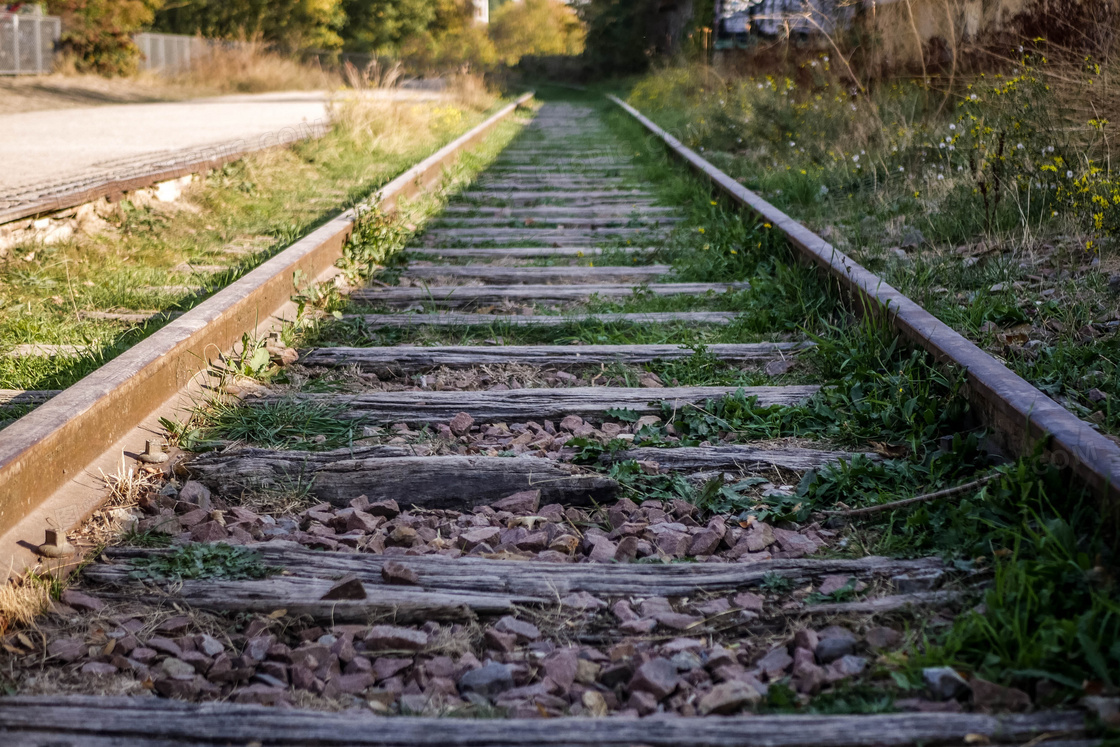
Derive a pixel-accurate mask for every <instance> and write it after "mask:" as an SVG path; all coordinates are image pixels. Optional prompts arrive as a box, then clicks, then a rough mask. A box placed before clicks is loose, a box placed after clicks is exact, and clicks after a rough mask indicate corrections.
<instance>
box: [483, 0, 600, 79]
mask: <svg viewBox="0 0 1120 747" xmlns="http://www.w3.org/2000/svg"><path fill="white" fill-rule="evenodd" d="M584 36H585V32H584V28H583V24H582V23H581V22H580V20H579V16H577V15H576V13H575V11H573V10H572V9H571V8H570V7H568V6H567V5H565V4H564V3H562V2H560V1H559V0H524V1H523V2H520V3H506V4H504V5H502V6H501V7H499V8H498V9H497V10H496V11H495V12H494V15H493V16H492V17H491V19H490V38H491V39H493V40H494V46H495V47H497V51H498V56H499V58H500V59H501V61H502V62H504V63H506V64H507V65H516V64H517V62H518V60H520V59H521V58H522V57H525V56H527V55H577V54H580V53H581V52H583V40H584Z"/></svg>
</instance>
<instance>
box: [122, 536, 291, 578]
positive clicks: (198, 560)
mask: <svg viewBox="0 0 1120 747" xmlns="http://www.w3.org/2000/svg"><path fill="white" fill-rule="evenodd" d="M131 565H132V570H131V571H130V573H129V575H130V576H131V577H132V578H138V579H157V580H169V581H182V580H193V579H206V578H224V579H229V580H231V581H238V580H248V579H261V578H265V577H266V576H271V575H273V574H276V573H279V572H280V570H281V569H279V568H273V567H270V566H266V565H264V564H263V563H261V559H260V555H258V554H257V553H255V552H253V551H252V550H250V549H248V548H245V547H235V546H233V545H227V544H224V543H218V544H205V543H199V542H193V543H191V544H189V545H182V546H179V547H175V548H172V549H171V550H168V551H167V552H166V553H163V554H161V555H155V556H152V557H150V558H133V559H132V561H131Z"/></svg>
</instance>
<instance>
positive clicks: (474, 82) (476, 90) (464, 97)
mask: <svg viewBox="0 0 1120 747" xmlns="http://www.w3.org/2000/svg"><path fill="white" fill-rule="evenodd" d="M445 90H446V92H447V93H448V94H449V95H450V97H451V100H452V101H453V102H454V103H455V104H456V105H458V106H460V107H462V108H464V109H470V110H473V111H476V112H484V111H486V110H487V109H489V108H490V107H492V106H493V105H494V102H495V101H497V100H498V97H497V96H496V95H495V94H494V92H493V91H491V90H490V88H489V87H488V86H487V85H486V79H485V78H483V77H482V75H480V74H478V73H457V74H455V75H451V76H449V77H448V79H447V88H446V89H445Z"/></svg>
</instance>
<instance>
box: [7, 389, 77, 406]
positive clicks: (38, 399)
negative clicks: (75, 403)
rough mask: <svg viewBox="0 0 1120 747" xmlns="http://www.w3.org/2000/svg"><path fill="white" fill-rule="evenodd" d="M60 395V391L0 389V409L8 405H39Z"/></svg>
mask: <svg viewBox="0 0 1120 747" xmlns="http://www.w3.org/2000/svg"><path fill="white" fill-rule="evenodd" d="M61 393H62V390H61V389H39V390H26V389H0V407H7V406H10V405H41V404H43V403H44V402H46V401H47V400H49V399H51V398H52V397H56V396H58V395H59V394H61Z"/></svg>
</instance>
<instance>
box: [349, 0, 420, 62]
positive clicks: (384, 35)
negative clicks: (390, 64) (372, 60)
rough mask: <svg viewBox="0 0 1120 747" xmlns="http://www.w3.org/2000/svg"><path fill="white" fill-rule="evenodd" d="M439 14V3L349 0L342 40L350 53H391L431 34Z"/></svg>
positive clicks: (415, 0)
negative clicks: (429, 31) (422, 35)
mask: <svg viewBox="0 0 1120 747" xmlns="http://www.w3.org/2000/svg"><path fill="white" fill-rule="evenodd" d="M437 10H438V8H437V3H436V0H345V2H344V3H343V11H344V12H345V13H346V24H345V26H343V29H342V38H343V39H344V43H345V46H346V48H347V49H350V50H354V51H362V52H370V51H372V52H379V53H391V52H394V51H396V50H397V49H398V48H399V46H400V44H401V42H403V41H404V40H405V39H407V38H409V37H413V36H418V35H420V34H423V33H424V32H425V31H427V30H428V27H429V26H431V25H432V23H433V22H434V21H435V19H436V12H437Z"/></svg>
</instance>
